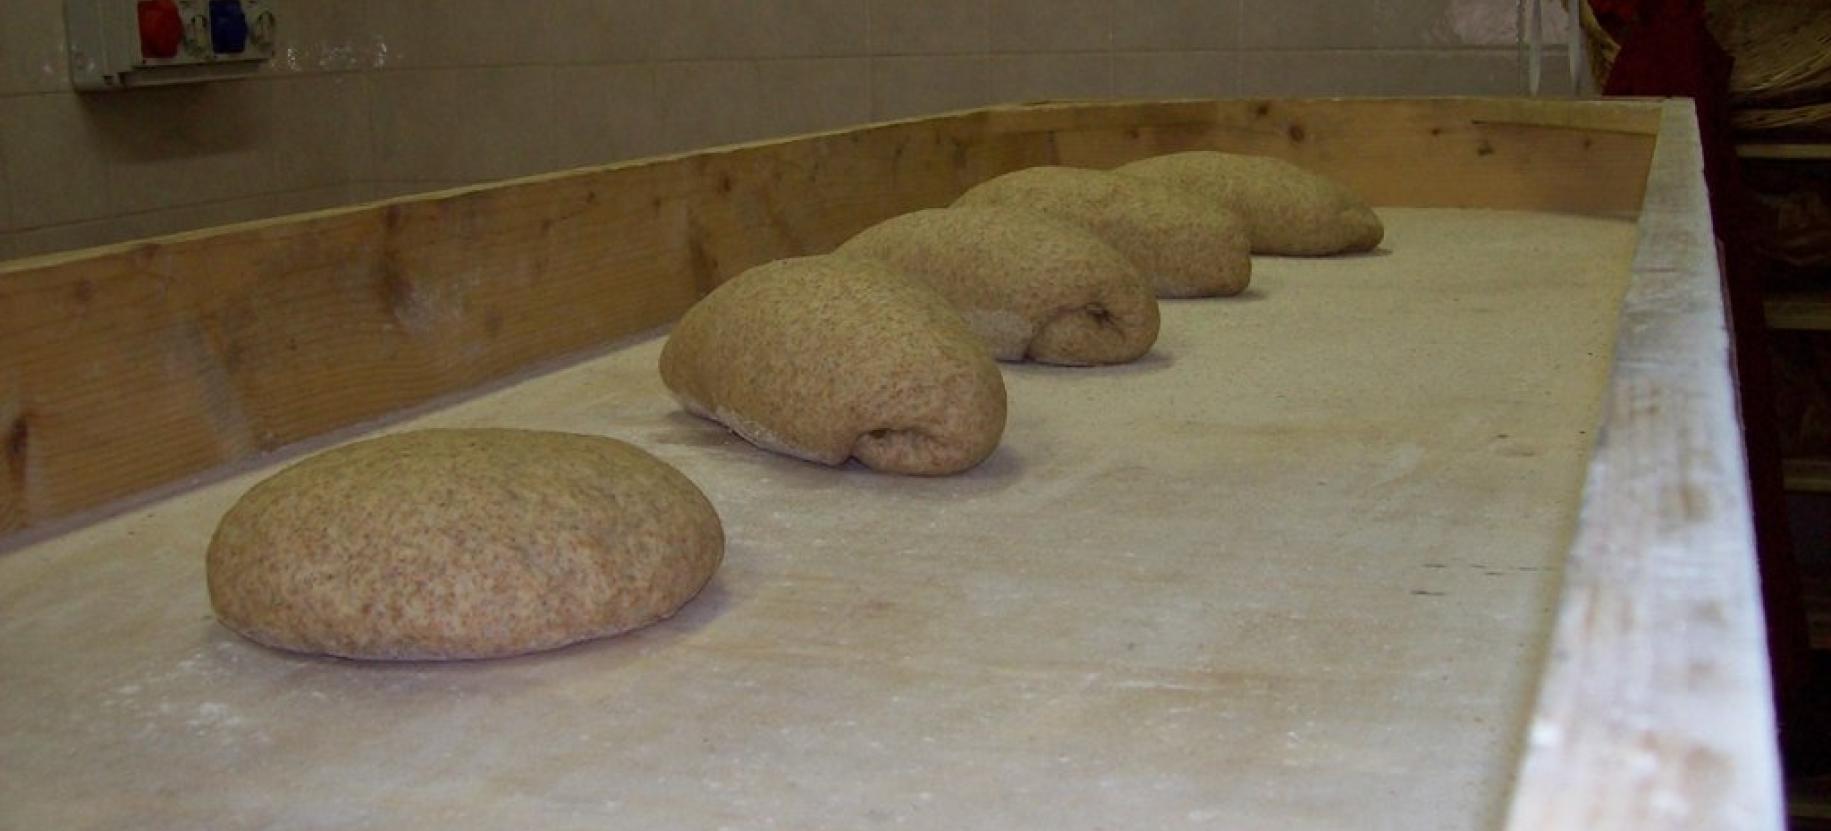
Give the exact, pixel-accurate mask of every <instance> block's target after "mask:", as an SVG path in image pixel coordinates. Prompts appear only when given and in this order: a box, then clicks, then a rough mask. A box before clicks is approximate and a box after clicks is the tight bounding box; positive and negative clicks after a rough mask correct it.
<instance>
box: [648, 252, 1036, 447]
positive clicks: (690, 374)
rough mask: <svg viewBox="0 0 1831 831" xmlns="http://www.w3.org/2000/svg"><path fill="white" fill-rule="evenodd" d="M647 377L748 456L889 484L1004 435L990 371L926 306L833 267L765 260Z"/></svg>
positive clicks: (872, 271)
mask: <svg viewBox="0 0 1831 831" xmlns="http://www.w3.org/2000/svg"><path fill="white" fill-rule="evenodd" d="M661 379H662V381H663V382H665V383H666V384H667V386H668V389H669V390H671V391H673V393H674V397H675V398H677V399H679V400H680V402H681V404H682V405H683V406H685V407H686V408H687V410H689V411H690V412H693V413H695V414H697V415H701V416H704V417H706V418H711V419H714V420H717V421H719V422H721V423H723V424H724V425H725V426H726V427H729V428H730V429H731V430H732V432H735V433H737V434H738V435H740V436H742V437H744V438H745V439H746V440H748V441H749V442H750V443H751V444H754V445H756V446H758V447H761V448H764V449H766V450H773V451H775V452H778V453H785V454H788V455H790V456H795V457H798V458H801V459H807V460H809V461H814V462H820V463H822V464H829V465H837V464H842V463H844V462H845V461H846V460H847V459H848V458H854V457H856V458H857V459H858V460H859V461H861V462H863V463H865V464H866V465H869V466H870V467H872V468H875V469H877V470H882V471H887V472H892V473H911V474H921V475H942V474H948V473H958V472H960V471H962V470H966V469H968V468H970V467H973V466H974V465H977V464H979V463H980V462H981V461H983V460H984V459H985V458H986V457H987V456H990V455H991V454H992V451H993V450H994V449H995V448H997V446H998V440H999V438H1000V437H1001V436H1003V435H1004V426H1005V387H1004V377H1003V376H1002V375H1000V374H999V372H998V365H997V364H995V363H993V362H992V357H991V355H989V354H988V353H987V352H986V350H985V346H984V345H983V344H981V343H980V342H979V341H978V339H977V338H975V337H974V336H973V333H972V332H970V331H968V330H967V328H966V324H965V322H963V321H962V320H961V319H960V316H959V315H958V314H956V313H955V312H954V311H953V310H952V309H949V308H948V307H947V303H946V302H945V301H943V300H942V299H941V297H940V295H938V294H936V293H935V292H934V291H933V290H932V289H929V288H928V287H926V286H923V285H920V284H918V283H916V282H914V281H912V280H910V279H908V278H906V277H904V276H902V275H900V274H897V273H895V272H892V271H890V270H888V269H886V268H884V267H883V266H881V265H879V264H877V263H872V262H868V261H861V260H851V259H847V258H843V257H832V256H827V257H802V258H797V259H789V260H778V261H776V262H773V263H769V264H767V265H762V266H758V267H756V268H753V269H751V270H749V271H746V272H744V273H743V274H740V275H738V276H737V277H735V278H733V279H732V280H730V281H729V282H727V283H725V284H724V285H722V286H719V287H718V289H716V290H714V291H713V292H712V293H711V294H709V295H707V296H706V298H705V299H703V300H701V301H699V303H697V304H695V305H694V306H693V308H691V309H689V310H687V313H686V315H685V316H684V317H682V318H681V319H680V323H679V325H677V326H675V327H674V332H673V334H671V335H670V336H669V337H668V342H667V345H666V346H665V347H663V348H662V350H661Z"/></svg>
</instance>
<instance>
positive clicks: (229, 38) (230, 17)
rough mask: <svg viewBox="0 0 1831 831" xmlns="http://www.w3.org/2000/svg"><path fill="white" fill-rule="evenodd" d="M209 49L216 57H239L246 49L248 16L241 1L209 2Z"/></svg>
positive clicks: (222, 0) (220, 0)
mask: <svg viewBox="0 0 1831 831" xmlns="http://www.w3.org/2000/svg"><path fill="white" fill-rule="evenodd" d="M210 48H212V49H214V50H216V54H218V55H240V54H241V53H242V52H244V51H246V50H247V49H248V16H247V15H246V14H244V13H243V12H242V3H241V0H210Z"/></svg>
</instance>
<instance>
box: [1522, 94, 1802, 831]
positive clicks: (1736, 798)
mask: <svg viewBox="0 0 1831 831" xmlns="http://www.w3.org/2000/svg"><path fill="white" fill-rule="evenodd" d="M1663 117H1664V122H1663V123H1662V124H1661V127H1660V135H1659V143H1658V147H1657V149H1656V151H1655V155H1654V162H1653V170H1652V173H1651V175H1650V178H1649V182H1650V185H1649V189H1648V193H1647V199H1646V207H1645V209H1644V210H1643V211H1642V213H1641V218H1640V238H1641V243H1640V247H1639V250H1638V252H1637V254H1636V257H1635V262H1634V272H1633V282H1632V284H1631V287H1630V289H1629V291H1628V295H1627V297H1626V299H1625V301H1624V304H1623V307H1622V313H1621V327H1620V336H1619V339H1618V341H1617V343H1616V356H1615V371H1614V378H1613V380H1612V382H1611V384H1610V390H1609V393H1608V398H1607V400H1606V402H1605V404H1604V415H1603V421H1602V435H1601V438H1600V440H1599V441H1598V443H1597V445H1596V449H1595V454H1594V457H1593V458H1592V460H1591V462H1590V468H1589V476H1588V482H1587V484H1586V485H1585V487H1584V502H1583V512H1582V518H1581V521H1580V523H1579V525H1578V530H1577V535H1576V540H1575V542H1574V543H1573V545H1572V548H1571V552H1570V558H1569V562H1568V563H1567V565H1566V572H1565V585H1564V589H1563V594H1562V599H1561V601H1560V604H1559V611H1558V621H1557V627H1556V629H1555V631H1554V633H1553V636H1552V644H1551V660H1550V662H1549V664H1548V666H1547V668H1546V672H1545V675H1544V678H1543V681H1542V684H1541V686H1540V689H1539V700H1538V704H1537V706H1536V708H1535V712H1534V714H1533V719H1532V726H1531V728H1530V732H1529V746H1528V749H1527V752H1526V754H1525V757H1524V760H1523V763H1522V766H1521V770H1520V778H1519V783H1518V787H1517V789H1516V790H1515V792H1514V795H1513V804H1512V809H1511V813H1510V817H1509V821H1508V825H1507V827H1508V828H1509V829H1513V831H1539V829H1568V828H1583V829H1595V830H1596V831H1609V829H1637V831H1638V830H1639V829H1700V831H1701V830H1702V829H1779V828H1781V827H1782V823H1783V819H1782V816H1781V808H1780V806H1781V799H1780V779H1779V770H1778V760H1777V754H1776V752H1775V744H1774V714H1773V708H1772V703H1771V697H1770V695H1771V693H1770V682H1769V677H1768V671H1767V662H1766V654H1767V653H1766V642H1765V635H1764V631H1765V630H1764V628H1763V624H1762V609H1761V600H1760V598H1761V594H1760V591H1759V588H1758V586H1757V574H1756V566H1755V548H1754V536H1753V528H1752V526H1751V524H1750V507H1749V496H1748V482H1747V467H1746V464H1745V460H1744V459H1743V456H1742V442H1741V438H1740V436H1739V434H1738V430H1739V425H1738V423H1737V418H1736V409H1735V395H1736V392H1735V390H1736V388H1735V382H1734V379H1733V378H1732V377H1731V375H1730V362H1729V348H1730V343H1729V336H1728V331H1727V326H1726V322H1725V318H1724V306H1723V299H1722V291H1721V285H1720V280H1721V277H1720V271H1719V268H1718V261H1717V254H1716V249H1715V245H1714V242H1713V236H1712V232H1711V224H1710V207H1709V202H1708V193H1707V192H1706V190H1705V187H1704V184H1703V177H1702V175H1701V171H1702V169H1703V161H1702V158H1703V157H1702V153H1701V151H1700V149H1699V142H1698V137H1697V130H1696V120H1695V116H1694V115H1693V111H1692V108H1691V105H1690V104H1689V103H1688V102H1674V103H1669V104H1667V105H1666V106H1665V110H1664V114H1663Z"/></svg>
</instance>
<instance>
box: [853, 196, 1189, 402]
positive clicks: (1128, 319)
mask: <svg viewBox="0 0 1831 831" xmlns="http://www.w3.org/2000/svg"><path fill="white" fill-rule="evenodd" d="M835 253H838V254H840V255H843V256H849V257H861V258H865V259H871V260H876V261H878V262H881V263H884V264H885V265H888V266H889V267H891V268H892V269H894V270H896V271H899V272H902V273H904V274H907V275H910V276H911V277H915V278H917V279H920V280H921V281H923V282H925V283H927V284H928V285H930V286H932V287H934V288H935V289H936V290H937V291H939V292H941V294H942V296H944V297H946V298H947V301H948V302H949V303H951V304H952V305H953V307H954V308H955V309H956V310H958V311H959V312H960V316H961V317H963V318H965V319H966V323H967V325H968V326H969V327H970V328H971V329H972V330H973V331H974V332H975V333H977V334H978V335H979V336H980V337H981V338H984V339H985V342H986V344H987V345H988V346H990V347H991V349H992V356H993V357H995V358H997V359H999V360H1001V361H1021V360H1023V359H1025V358H1030V359H1032V360H1037V361H1042V362H1044V363H1051V364H1064V365H1069V366H1089V365H1094V364H1119V363H1125V362H1127V361H1132V360H1136V359H1138V358H1139V357H1140V356H1142V355H1144V354H1145V353H1146V352H1149V351H1151V346H1152V345H1153V344H1155V343H1156V342H1157V327H1158V309H1157V296H1156V294H1154V293H1153V292H1152V291H1151V287H1150V285H1149V284H1148V283H1147V282H1146V281H1145V279H1144V277H1143V275H1141V274H1139V273H1138V269H1136V268H1134V267H1133V266H1132V264H1131V263H1130V262H1129V261H1127V260H1126V259H1125V257H1124V256H1123V255H1121V254H1120V253H1119V252H1117V251H1114V250H1113V249H1112V247H1111V246H1108V245H1107V244H1106V243H1103V242H1101V241H1100V240H1099V238H1098V237H1095V236H1093V235H1092V234H1090V233H1088V232H1087V231H1085V230H1082V229H1081V228H1079V227H1076V226H1074V225H1071V224H1069V223H1066V222H1062V221H1060V220H1056V219H1052V218H1050V217H1049V216H1047V215H1045V214H1041V213H1037V212H1035V211H1031V210H1027V209H1022V208H1004V207H996V208H994V207H985V208H938V209H933V210H926V211H915V212H913V213H907V214H903V215H902V216H898V217H893V218H891V219H888V220H885V221H883V222H880V223H878V224H877V225H874V226H872V227H870V228H867V229H865V230H864V231H863V232H861V233H859V235H858V236H855V237H853V238H852V239H850V240H848V241H847V242H846V243H845V244H844V245H841V246H840V247H839V250H838V251H837V252H835Z"/></svg>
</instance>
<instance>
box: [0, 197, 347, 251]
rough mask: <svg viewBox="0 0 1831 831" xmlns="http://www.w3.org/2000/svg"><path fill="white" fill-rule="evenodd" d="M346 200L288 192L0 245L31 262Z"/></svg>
mask: <svg viewBox="0 0 1831 831" xmlns="http://www.w3.org/2000/svg"><path fill="white" fill-rule="evenodd" d="M350 196H351V192H350V189H349V188H348V187H347V186H343V185H339V186H336V187H329V188H313V189H310V190H303V191H293V192H288V193H274V194H260V195H256V196H249V197H242V198H237V199H230V200H226V201H222V202H211V203H207V204H202V205H186V206H182V207H176V208H165V209H160V210H155V211H147V212H144V213H137V214H129V215H126V216H120V217H114V218H110V219H106V220H100V221H90V222H76V223H70V224H67V225H56V226H52V227H49V228H40V229H36V230H32V231H24V232H20V233H17V234H11V235H6V236H4V237H0V240H4V241H5V242H6V243H7V244H9V245H10V246H11V248H12V251H13V253H14V256H18V257H30V256H35V255H38V254H50V253H54V252H58V251H70V250H74V249H79V248H90V247H93V246H97V245H108V244H110V243H116V242H126V241H129V240H137V239H144V238H146V237H157V236H164V235H166V234H175V233H178V232H180V231H190V230H195V229H198V228H210V227H214V226H217V225H228V224H231V223H235V222H248V221H250V220H256V219H266V218H269V217H275V216H284V215H287V214H295V213H303V212H305V211H314V210H318V209H321V208H330V207H335V206H338V205H345V204H349V203H350V201H351V200H350Z"/></svg>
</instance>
